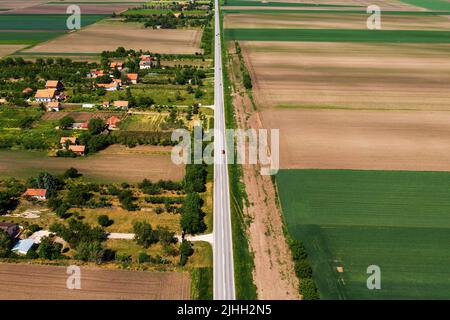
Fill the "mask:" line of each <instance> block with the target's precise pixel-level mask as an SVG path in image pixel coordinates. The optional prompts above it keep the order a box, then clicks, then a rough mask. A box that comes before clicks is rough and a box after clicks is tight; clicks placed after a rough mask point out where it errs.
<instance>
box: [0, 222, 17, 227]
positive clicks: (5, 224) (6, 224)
mask: <svg viewBox="0 0 450 320" xmlns="http://www.w3.org/2000/svg"><path fill="white" fill-rule="evenodd" d="M14 226H17V224H15V223H12V222H0V228H11V227H14Z"/></svg>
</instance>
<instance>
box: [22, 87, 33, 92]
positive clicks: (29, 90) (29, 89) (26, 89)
mask: <svg viewBox="0 0 450 320" xmlns="http://www.w3.org/2000/svg"><path fill="white" fill-rule="evenodd" d="M22 92H23V93H29V92H33V89H31V88H25V89H23V90H22Z"/></svg>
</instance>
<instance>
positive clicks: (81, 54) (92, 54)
mask: <svg viewBox="0 0 450 320" xmlns="http://www.w3.org/2000/svg"><path fill="white" fill-rule="evenodd" d="M14 55H15V56H71V57H99V56H100V53H96V52H21V51H19V52H16V53H15V54H14Z"/></svg>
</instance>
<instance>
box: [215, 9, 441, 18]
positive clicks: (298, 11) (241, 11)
mask: <svg viewBox="0 0 450 320" xmlns="http://www.w3.org/2000/svg"><path fill="white" fill-rule="evenodd" d="M222 12H224V13H225V14H227V13H272V14H278V13H310V14H321V13H338V14H342V15H344V16H343V18H345V14H355V13H361V14H364V15H365V16H366V17H367V13H366V9H365V8H362V9H352V10H328V9H323V10H313V9H311V10H305V9H266V8H261V9H260V8H258V9H227V7H224V9H223V10H222ZM383 15H416V16H429V15H450V12H449V11H383Z"/></svg>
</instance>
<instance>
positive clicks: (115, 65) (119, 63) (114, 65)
mask: <svg viewBox="0 0 450 320" xmlns="http://www.w3.org/2000/svg"><path fill="white" fill-rule="evenodd" d="M109 66H110V67H111V68H116V67H123V62H121V61H118V62H111V63H110V64H109Z"/></svg>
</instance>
